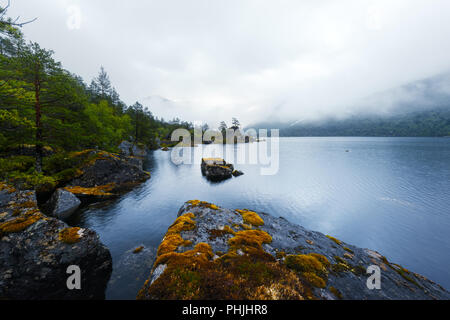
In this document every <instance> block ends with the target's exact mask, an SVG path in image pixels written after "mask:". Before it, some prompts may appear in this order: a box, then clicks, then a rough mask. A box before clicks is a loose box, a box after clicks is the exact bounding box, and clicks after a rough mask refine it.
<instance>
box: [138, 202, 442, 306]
mask: <svg viewBox="0 0 450 320" xmlns="http://www.w3.org/2000/svg"><path fill="white" fill-rule="evenodd" d="M369 266H375V267H376V268H379V269H380V270H381V289H380V290H377V289H372V290H371V289H369V288H368V287H367V280H368V277H369V276H370V274H367V273H366V270H367V268H368V267H369ZM137 298H138V299H358V300H359V299H449V298H450V293H449V292H448V291H446V290H445V289H444V288H442V287H441V286H439V285H438V284H436V283H434V282H432V281H430V280H428V279H426V278H425V277H423V276H421V275H419V274H416V273H414V272H412V271H409V270H407V269H405V268H403V267H401V266H400V265H397V264H394V263H391V262H389V261H388V260H387V259H386V258H385V257H383V256H382V255H381V254H379V253H377V252H375V251H371V250H368V249H362V248H358V247H355V246H352V245H349V244H346V243H344V242H342V241H340V240H338V239H336V238H333V237H331V236H326V235H324V234H322V233H319V232H314V231H309V230H306V229H305V228H303V227H301V226H299V225H295V224H293V223H290V222H288V221H287V220H286V219H284V218H281V217H280V218H276V217H273V216H271V215H268V214H266V213H256V212H253V211H250V210H247V209H243V210H230V209H224V208H219V207H218V206H216V205H214V204H210V203H207V202H203V201H199V200H192V201H188V202H186V203H185V204H184V205H183V206H182V207H181V209H180V211H179V212H178V218H177V219H176V220H175V222H174V223H173V224H172V225H171V226H170V228H169V230H168V231H167V233H166V235H165V237H164V239H163V241H162V242H161V244H160V246H159V248H158V251H157V257H156V261H155V263H154V265H153V269H152V272H151V275H150V277H149V279H148V280H147V281H146V282H145V284H144V286H143V287H142V289H141V290H140V291H139V293H138V296H137Z"/></svg>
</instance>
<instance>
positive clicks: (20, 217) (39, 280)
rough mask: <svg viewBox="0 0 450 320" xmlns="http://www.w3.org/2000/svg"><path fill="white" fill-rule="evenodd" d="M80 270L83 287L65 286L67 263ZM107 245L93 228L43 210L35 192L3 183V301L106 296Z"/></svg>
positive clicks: (0, 239) (0, 271)
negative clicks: (72, 225)
mask: <svg viewBox="0 0 450 320" xmlns="http://www.w3.org/2000/svg"><path fill="white" fill-rule="evenodd" d="M71 265H76V266H79V267H80V269H81V290H76V289H74V290H69V289H68V288H67V284H66V283H67V278H68V277H69V276H70V274H67V268H68V267H69V266H71ZM111 270H112V260H111V255H110V253H109V250H108V249H107V248H106V247H105V246H104V245H103V244H102V243H101V242H100V240H99V237H98V235H97V234H96V233H95V232H94V231H92V230H89V229H80V228H69V227H68V226H67V224H65V223H64V222H62V221H60V220H58V219H55V218H49V217H46V216H45V215H43V214H42V213H41V212H40V211H39V209H38V207H37V204H36V199H35V194H34V191H17V190H15V189H14V188H13V187H11V186H8V185H6V184H3V183H0V300H2V299H20V300H28V299H103V298H104V292H105V288H106V284H107V282H108V279H109V277H110V274H111Z"/></svg>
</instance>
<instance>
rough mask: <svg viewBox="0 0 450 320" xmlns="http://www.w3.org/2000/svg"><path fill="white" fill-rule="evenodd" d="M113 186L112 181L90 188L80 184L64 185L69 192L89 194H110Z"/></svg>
mask: <svg viewBox="0 0 450 320" xmlns="http://www.w3.org/2000/svg"><path fill="white" fill-rule="evenodd" d="M114 188H115V184H114V183H109V184H105V185H102V186H96V187H92V188H84V187H80V186H68V187H65V188H64V189H66V190H67V191H69V192H72V193H73V194H81V195H90V196H111V195H113V193H111V191H112V190H113V189H114Z"/></svg>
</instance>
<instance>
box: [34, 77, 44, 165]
mask: <svg viewBox="0 0 450 320" xmlns="http://www.w3.org/2000/svg"><path fill="white" fill-rule="evenodd" d="M34 90H35V91H34V96H35V106H34V107H35V113H36V145H35V147H36V164H35V169H36V171H37V172H42V124H41V102H40V91H41V83H40V80H39V77H38V76H36V78H35V80H34Z"/></svg>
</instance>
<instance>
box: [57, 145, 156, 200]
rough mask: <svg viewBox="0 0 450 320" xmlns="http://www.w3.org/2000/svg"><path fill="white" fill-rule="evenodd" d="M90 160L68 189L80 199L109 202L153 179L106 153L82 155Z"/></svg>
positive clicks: (144, 172)
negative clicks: (108, 200) (106, 200)
mask: <svg viewBox="0 0 450 320" xmlns="http://www.w3.org/2000/svg"><path fill="white" fill-rule="evenodd" d="M78 154H83V155H84V156H87V157H88V159H89V161H86V162H84V163H83V165H82V166H81V167H80V168H78V171H79V174H78V175H77V176H76V177H75V178H73V179H72V180H71V181H70V182H69V183H68V184H67V185H66V187H65V188H64V189H65V190H67V191H69V192H72V193H73V194H75V195H76V196H77V197H78V198H79V199H80V200H105V199H110V198H113V197H116V196H117V195H119V194H121V193H123V192H126V191H128V190H130V189H131V188H132V187H134V186H136V185H138V184H140V183H142V182H144V181H145V180H147V179H149V178H150V174H149V173H148V172H146V171H143V170H142V169H141V168H139V167H138V166H136V165H133V164H130V163H129V162H128V161H127V160H126V159H123V158H121V157H120V156H118V155H116V154H113V153H109V152H106V151H96V150H85V151H82V152H79V153H78Z"/></svg>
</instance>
